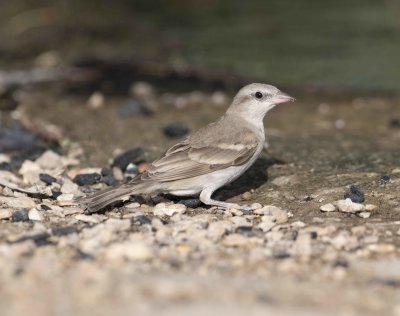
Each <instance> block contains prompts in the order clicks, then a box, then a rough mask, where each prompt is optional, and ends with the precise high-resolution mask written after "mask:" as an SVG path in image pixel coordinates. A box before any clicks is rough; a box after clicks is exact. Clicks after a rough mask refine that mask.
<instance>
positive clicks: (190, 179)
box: [81, 83, 295, 213]
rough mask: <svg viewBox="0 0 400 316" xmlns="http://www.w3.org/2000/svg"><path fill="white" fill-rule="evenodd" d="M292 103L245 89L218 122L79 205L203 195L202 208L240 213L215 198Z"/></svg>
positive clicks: (255, 87)
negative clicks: (273, 115)
mask: <svg viewBox="0 0 400 316" xmlns="http://www.w3.org/2000/svg"><path fill="white" fill-rule="evenodd" d="M288 101H295V98H293V97H291V96H289V95H288V94H286V93H284V92H282V91H280V90H279V89H278V88H276V87H274V86H272V85H268V84H264V83H252V84H249V85H246V86H244V87H243V88H241V89H240V90H239V92H238V93H237V94H236V96H235V97H234V98H233V101H232V103H231V105H230V106H229V107H228V109H227V111H226V113H225V114H224V115H223V116H222V117H221V118H220V119H219V120H218V121H216V122H213V123H211V124H209V125H207V126H205V127H203V128H201V129H199V130H197V131H196V132H194V133H193V134H191V135H189V136H187V137H186V138H185V139H183V140H182V141H181V142H179V143H177V144H175V145H174V146H172V147H171V148H169V149H168V150H167V151H166V152H165V153H164V154H163V155H162V156H161V157H160V158H159V159H157V160H155V161H154V162H153V163H152V164H151V165H150V167H149V168H148V170H147V171H145V172H143V173H141V174H139V175H137V176H136V177H134V178H133V179H131V180H130V181H129V182H127V183H124V184H120V185H118V186H116V187H110V188H107V189H104V190H101V191H98V192H95V193H94V194H92V195H89V196H88V197H86V198H85V199H84V200H82V201H81V203H83V204H84V205H85V207H86V210H87V211H88V212H89V213H94V212H97V211H99V210H101V209H104V208H106V207H107V206H109V205H111V204H113V203H114V202H117V201H121V200H124V199H125V198H127V197H128V196H130V195H141V194H161V193H165V194H171V195H175V196H199V199H200V201H201V202H202V203H203V204H205V205H209V206H216V207H218V208H221V209H229V208H231V207H235V208H237V207H238V205H237V204H235V203H228V202H223V201H219V200H214V199H212V195H213V193H214V192H215V191H216V190H217V189H219V188H221V187H223V186H224V185H226V184H229V183H230V182H232V181H234V180H235V179H237V178H238V177H239V176H241V175H242V174H243V173H244V172H245V171H246V170H247V169H248V168H249V167H250V166H251V165H252V164H253V163H254V162H255V161H256V160H257V158H258V157H259V155H260V154H261V151H262V149H263V146H264V143H265V130H264V122H263V119H264V116H265V115H266V113H267V112H268V111H270V110H271V109H272V108H274V107H275V106H276V105H277V104H281V103H285V102H288ZM246 207H248V206H242V207H240V206H239V209H240V208H243V209H244V208H246Z"/></svg>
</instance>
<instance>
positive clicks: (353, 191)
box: [344, 185, 365, 203]
mask: <svg viewBox="0 0 400 316" xmlns="http://www.w3.org/2000/svg"><path fill="white" fill-rule="evenodd" d="M344 198H345V199H350V200H351V201H352V202H354V203H362V202H364V200H365V198H364V193H363V192H361V191H360V189H358V188H357V187H356V186H354V185H352V186H351V187H350V192H349V193H346V194H345V195H344Z"/></svg>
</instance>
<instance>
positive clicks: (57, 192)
mask: <svg viewBox="0 0 400 316" xmlns="http://www.w3.org/2000/svg"><path fill="white" fill-rule="evenodd" d="M51 193H53V195H52V197H53V199H56V198H58V197H59V196H60V195H61V194H62V193H61V192H60V191H53V190H51Z"/></svg>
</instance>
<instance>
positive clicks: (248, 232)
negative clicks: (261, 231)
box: [235, 226, 255, 237]
mask: <svg viewBox="0 0 400 316" xmlns="http://www.w3.org/2000/svg"><path fill="white" fill-rule="evenodd" d="M235 233H236V234H241V235H245V236H247V237H252V236H254V235H255V233H254V230H253V227H251V226H239V227H238V228H236V230H235Z"/></svg>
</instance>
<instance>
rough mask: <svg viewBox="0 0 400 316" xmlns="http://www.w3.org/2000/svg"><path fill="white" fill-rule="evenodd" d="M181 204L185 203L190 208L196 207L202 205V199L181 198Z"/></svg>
mask: <svg viewBox="0 0 400 316" xmlns="http://www.w3.org/2000/svg"><path fill="white" fill-rule="evenodd" d="M178 203H179V204H183V205H185V206H186V207H190V208H196V207H199V206H200V205H201V201H200V200H199V199H185V200H179V201H178Z"/></svg>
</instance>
